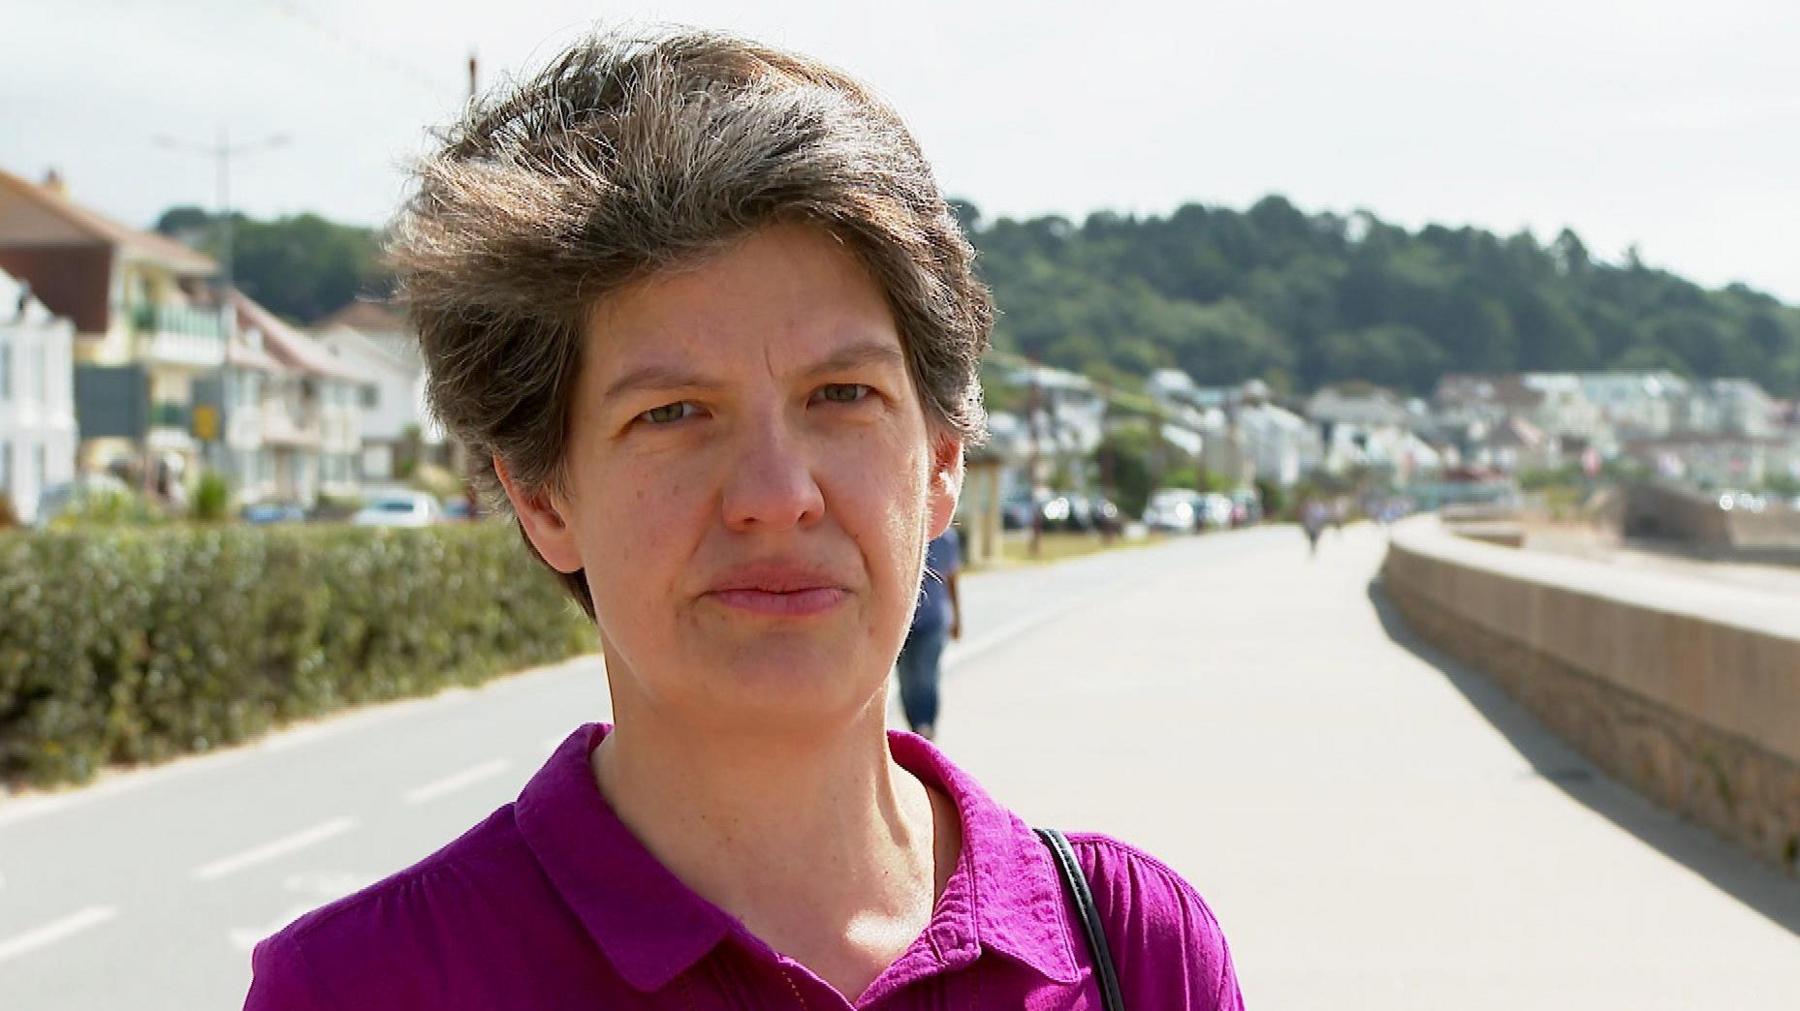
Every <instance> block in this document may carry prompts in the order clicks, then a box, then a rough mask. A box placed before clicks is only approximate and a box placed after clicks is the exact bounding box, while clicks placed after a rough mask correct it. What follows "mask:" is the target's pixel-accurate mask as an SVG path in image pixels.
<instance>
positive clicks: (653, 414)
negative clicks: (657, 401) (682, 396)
mask: <svg viewBox="0 0 1800 1011" xmlns="http://www.w3.org/2000/svg"><path fill="white" fill-rule="evenodd" d="M693 409H694V405H693V404H690V403H688V402H687V401H685V400H680V401H677V402H675V403H673V404H664V405H662V406H661V407H652V408H650V409H649V410H648V411H645V412H644V413H642V414H640V415H638V420H639V421H647V422H649V423H650V424H652V425H666V424H668V423H669V422H671V421H680V420H681V419H683V418H685V417H687V416H688V414H689V413H690V412H692V411H693Z"/></svg>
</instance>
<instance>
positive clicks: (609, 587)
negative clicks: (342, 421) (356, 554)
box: [509, 225, 962, 729]
mask: <svg viewBox="0 0 1800 1011" xmlns="http://www.w3.org/2000/svg"><path fill="white" fill-rule="evenodd" d="M586 341H587V343H586V345H585V360H584V362H583V365H582V371H581V374H580V377H579V380H578V385H577V389H576V392H575V395H574V401H573V405H572V410H571V414H570V432H569V440H568V444H567V445H568V448H567V452H568V461H567V469H568V474H569V481H568V488H567V494H566V495H564V496H555V495H552V496H550V497H549V498H548V499H546V500H544V502H543V504H542V506H539V507H537V508H532V507H529V506H528V507H526V508H522V509H521V511H520V515H521V518H522V519H524V520H525V523H526V528H527V533H528V534H529V535H530V536H531V538H532V541H533V543H534V544H536V545H537V547H538V550H539V551H540V553H542V554H543V555H544V557H545V558H546V560H548V561H550V563H551V564H552V565H554V566H556V567H557V568H559V569H562V570H564V571H571V570H573V569H574V568H576V567H581V568H584V569H585V570H586V573H587V579H588V585H589V586H590V588H591V590H592V592H593V596H594V604H595V609H596V612H597V615H598V620H599V626H600V633H601V638H602V641H603V643H604V645H605V649H606V657H607V669H608V674H609V677H610V678H611V679H612V681H613V695H614V701H615V706H616V708H617V710H618V715H619V716H620V717H621V718H622V719H630V718H632V716H631V715H630V714H631V713H632V711H633V710H643V711H650V710H653V711H655V712H656V713H657V714H658V715H659V716H660V717H662V718H664V719H670V718H672V719H676V720H679V721H681V722H684V723H688V724H707V723H718V724H724V723H732V722H737V721H742V720H745V719H752V720H759V721H762V725H764V726H767V727H770V728H773V729H780V728H783V727H787V728H793V729H804V728H808V727H816V726H818V725H819V724H820V723H821V722H826V723H832V722H842V721H845V720H848V719H850V718H853V717H854V716H856V715H857V714H858V713H863V712H865V711H866V710H867V709H868V707H869V706H870V705H871V704H872V703H878V702H879V701H880V700H883V699H885V697H886V696H885V691H884V687H885V684H886V679H887V676H888V671H889V669H890V668H891V666H892V664H893V660H894V656H895V654H896V653H897V652H898V651H899V647H900V643H901V641H902V639H903V638H904V635H905V631H906V627H907V623H908V621H909V619H910V616H911V614H912V608H913V605H914V601H915V599H916V597H917V595H918V586H919V576H920V564H921V561H922V559H923V557H924V550H925V545H926V543H927V542H928V541H929V540H930V538H931V537H933V536H934V535H936V534H937V533H940V532H942V531H943V529H944V528H945V527H946V526H947V525H948V524H949V521H950V517H951V513H952V512H953V511H954V509H955V504H956V496H957V494H958V492H959V490H960V486H961V478H962V471H961V445H960V443H959V442H958V441H957V440H956V439H955V438H954V437H949V436H945V435H941V434H936V430H935V426H933V427H928V426H927V424H926V420H925V416H924V412H923V410H922V408H921V406H920V401H919V396H918V392H917V390H916V389H915V387H914V384H913V382H912V381H911V378H910V377H909V375H908V372H907V368H906V363H905V358H904V356H903V352H902V349H901V344H900V336H899V333H898V330H897V328H896V325H895V322H894V319H893V316H892V314H891V313H890V312H889V310H888V307H887V302H886V299H885V298H884V297H883V293H882V291H881V289H880V287H879V286H878V285H877V284H876V283H875V282H874V280H873V279H872V278H871V277H870V276H869V275H868V274H867V273H866V271H865V270H864V268H863V267H862V265H861V263H860V262H859V261H858V260H857V259H856V257H855V256H854V255H853V254H852V253H851V252H849V251H848V250H846V249H845V248H843V247H842V246H841V245H840V244H839V243H838V242H837V241H836V240H835V239H833V238H832V237H831V236H830V235H828V234H827V233H824V232H822V231H819V230H814V229H810V228H805V227H801V226H794V225H783V226H777V227H771V228H768V229H765V230H763V231H760V232H757V233H754V234H753V235H751V236H750V237H748V238H746V239H745V240H743V241H741V242H739V243H738V244H736V245H734V246H732V247H730V248H729V249H728V250H726V251H725V252H723V253H721V254H719V255H717V256H715V257H713V258H711V259H709V260H706V261H704V262H702V263H700V264H699V265H697V266H694V267H691V268H687V269H682V270H679V271H670V272H666V273H664V274H661V275H657V276H654V277H652V278H650V279H647V280H645V281H642V282H639V283H637V284H635V285H632V286H630V287H628V288H626V289H624V290H623V291H620V292H618V293H616V294H614V295H612V296H609V297H608V298H607V299H605V300H604V302H603V304H602V305H600V306H599V307H598V308H597V309H596V310H595V311H594V313H593V314H592V316H591V318H590V320H589V324H588V333H587V335H586ZM509 491H513V489H511V488H509ZM514 501H515V504H519V502H520V500H519V497H518V495H516V494H515V495H514ZM543 506H547V507H548V508H543Z"/></svg>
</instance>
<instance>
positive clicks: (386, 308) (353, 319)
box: [314, 298, 412, 333]
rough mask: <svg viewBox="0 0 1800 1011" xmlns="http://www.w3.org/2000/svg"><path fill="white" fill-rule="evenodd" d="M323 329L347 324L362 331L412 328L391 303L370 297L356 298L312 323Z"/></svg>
mask: <svg viewBox="0 0 1800 1011" xmlns="http://www.w3.org/2000/svg"><path fill="white" fill-rule="evenodd" d="M314 326H316V327H317V328H319V329H321V330H323V329H325V328H326V327H331V326H347V327H349V328H350V329H352V330H360V331H362V332H363V333H405V332H407V331H409V330H411V329H412V326H411V324H409V323H408V322H407V321H406V316H405V314H403V313H401V312H400V311H398V310H397V309H395V308H394V306H393V305H392V304H391V303H388V302H382V301H378V300H376V299H372V298H357V299H356V300H355V301H353V302H350V303H348V304H346V305H344V306H342V307H341V308H339V309H338V310H337V311H335V312H333V313H331V314H330V315H329V316H326V317H325V318H324V319H322V320H319V321H318V322H317V323H316V324H314Z"/></svg>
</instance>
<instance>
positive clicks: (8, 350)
mask: <svg viewBox="0 0 1800 1011" xmlns="http://www.w3.org/2000/svg"><path fill="white" fill-rule="evenodd" d="M11 398H12V345H11V344H0V400H9V399H11Z"/></svg>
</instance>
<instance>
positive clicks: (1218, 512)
mask: <svg viewBox="0 0 1800 1011" xmlns="http://www.w3.org/2000/svg"><path fill="white" fill-rule="evenodd" d="M1235 508H1236V506H1235V503H1233V502H1232V501H1231V496H1230V495H1222V494H1220V493H1218V492H1216V491H1213V492H1207V493H1206V494H1205V495H1202V496H1200V506H1199V513H1200V526H1201V527H1202V528H1204V529H1206V530H1229V529H1231V514H1232V512H1233V510H1234V509H1235Z"/></svg>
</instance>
